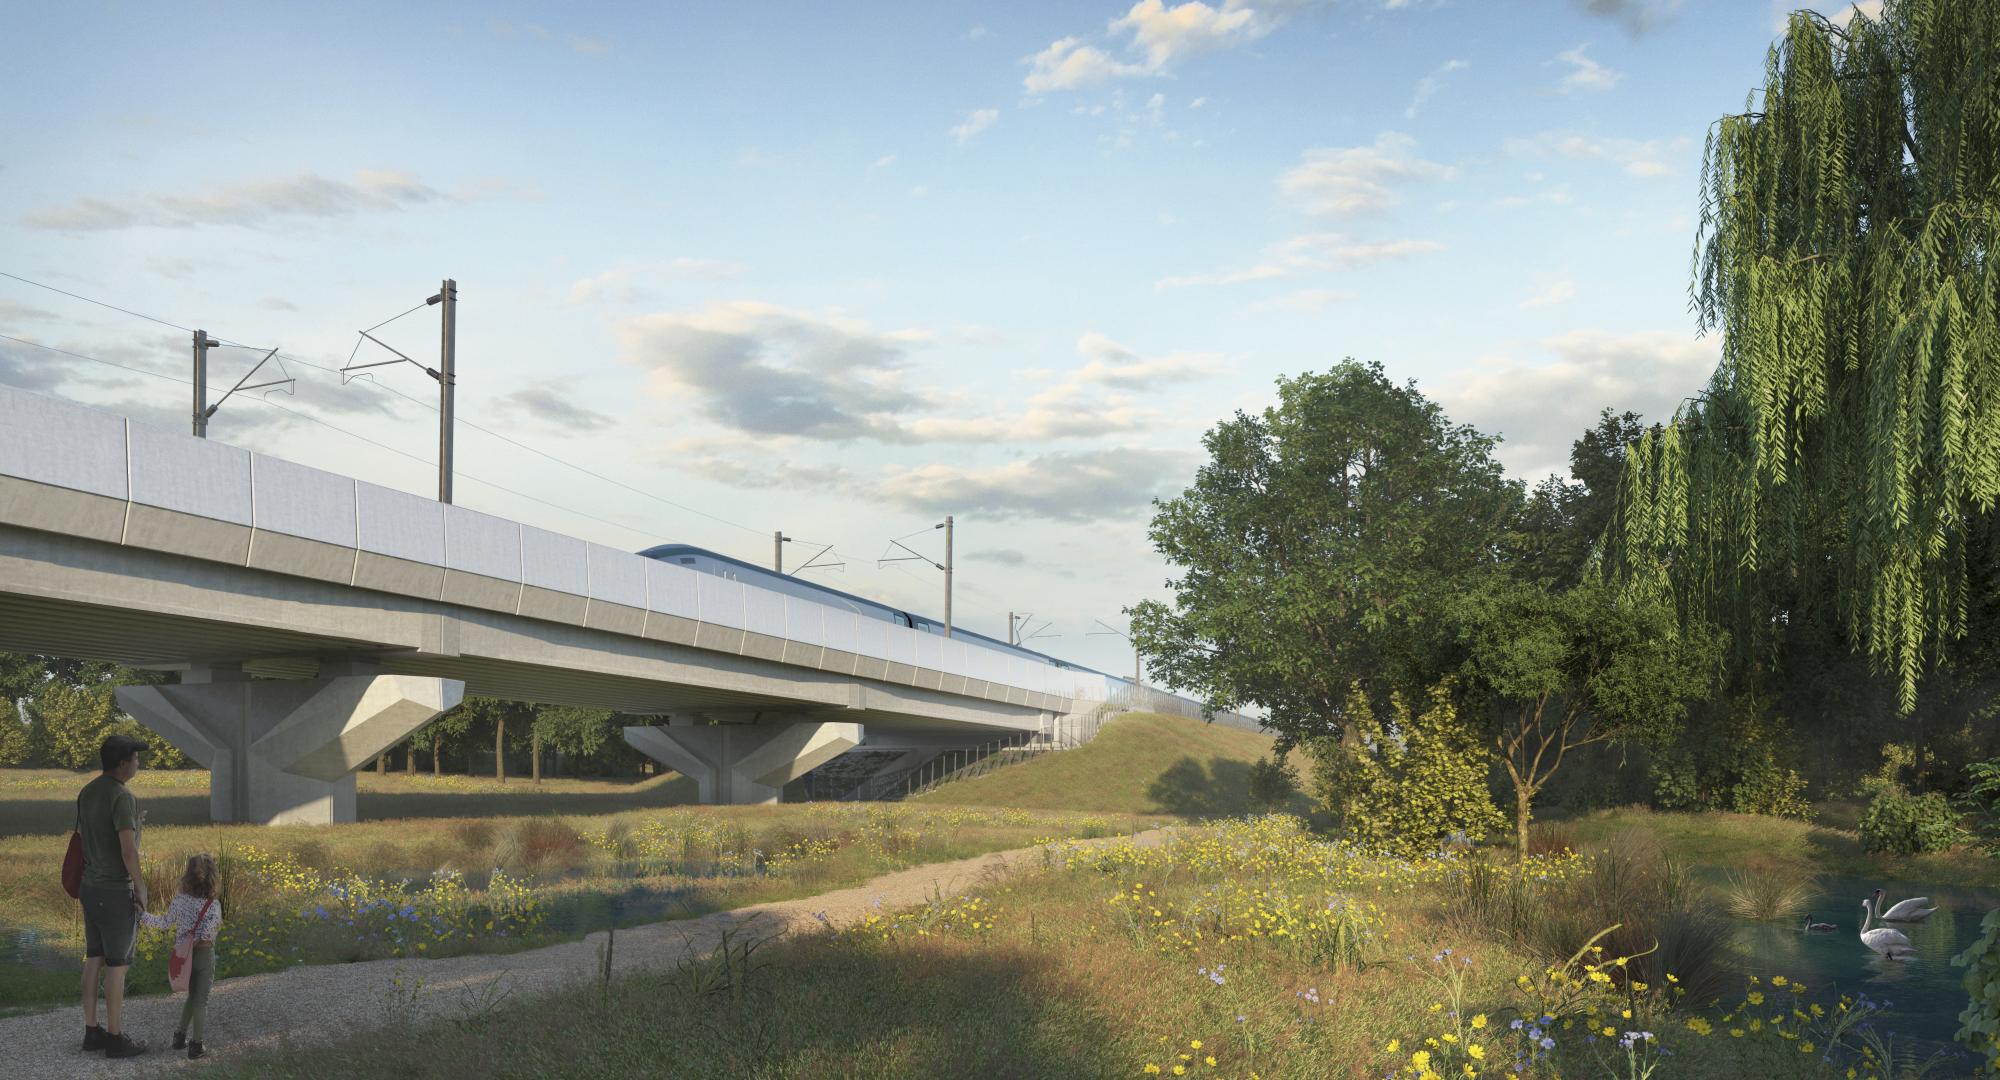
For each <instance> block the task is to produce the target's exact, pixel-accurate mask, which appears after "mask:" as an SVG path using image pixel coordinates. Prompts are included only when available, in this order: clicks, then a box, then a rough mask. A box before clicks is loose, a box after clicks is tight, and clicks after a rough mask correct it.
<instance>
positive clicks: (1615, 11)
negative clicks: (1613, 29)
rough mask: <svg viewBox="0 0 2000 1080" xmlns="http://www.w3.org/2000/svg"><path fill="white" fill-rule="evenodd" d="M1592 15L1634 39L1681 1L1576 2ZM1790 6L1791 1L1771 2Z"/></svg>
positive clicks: (1676, 7)
mask: <svg viewBox="0 0 2000 1080" xmlns="http://www.w3.org/2000/svg"><path fill="white" fill-rule="evenodd" d="M1577 2H1578V3H1579V4H1580V5H1582V7H1583V10H1585V11H1587V12H1589V13H1590V14H1592V15H1602V16H1605V17H1606V18H1612V19H1617V20H1619V21H1621V22H1623V23H1624V24H1625V27H1626V29H1628V30H1630V31H1631V32H1632V35H1633V36H1634V37H1637V36H1638V35H1640V34H1643V33H1645V32H1646V31H1648V30H1651V29H1652V28H1653V27H1655V26H1658V25H1659V24H1660V23H1663V22H1665V21H1666V20H1667V18H1668V16H1671V15H1672V14H1673V13H1674V12H1675V11H1677V10H1679V9H1680V6H1681V0H1577ZM1772 2H1773V3H1784V4H1790V3H1792V2H1793V0H1772Z"/></svg>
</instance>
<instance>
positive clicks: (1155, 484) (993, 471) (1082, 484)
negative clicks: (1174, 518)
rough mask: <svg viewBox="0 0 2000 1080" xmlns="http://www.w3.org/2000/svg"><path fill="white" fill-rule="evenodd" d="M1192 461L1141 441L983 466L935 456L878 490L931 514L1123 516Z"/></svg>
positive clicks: (1181, 476) (1165, 488) (1145, 504)
mask: <svg viewBox="0 0 2000 1080" xmlns="http://www.w3.org/2000/svg"><path fill="white" fill-rule="evenodd" d="M1194 465H1195V457H1194V455H1193V454H1190V453H1186V452H1184V451H1179V450H1149V449H1143V448H1140V447H1113V448H1108V449H1102V450H1082V451H1059V452H1056V453H1049V454H1042V455H1039V456H1036V457H1030V458H1021V459H1018V460H1015V461H1009V462H1006V463H1004V464H1000V465H992V466H984V467H978V466H962V465H946V464H942V463H932V464H926V465H919V466H916V467H914V468H898V469H895V470H893V471H891V472H890V473H889V475H887V476H886V477H884V478H883V480H882V482H881V484H880V485H878V487H877V497H878V498H881V499H885V500H887V501H889V502H893V503H898V504H901V505H903V506H906V507H908V508H910V509H912V510H917V511H921V512H925V513H956V514H960V515H964V516H972V515H982V516H985V517H989V518H994V519H1010V518H1042V519H1046V520H1052V521H1066V522H1090V521H1105V520H1125V519H1130V518H1136V517H1139V516H1141V515H1143V514H1144V513H1145V512H1146V511H1147V510H1148V509H1149V508H1150V507H1151V505H1152V500H1153V498H1154V497H1155V496H1160V495H1165V494H1168V493H1169V492H1170V491H1171V490H1172V489H1173V488H1174V487H1175V486H1177V485H1178V484H1180V483H1181V482H1183V481H1184V480H1185V479H1186V477H1187V476H1188V475H1189V473H1190V472H1191V471H1192V469H1193V468H1194Z"/></svg>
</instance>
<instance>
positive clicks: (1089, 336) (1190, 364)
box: [1072, 330, 1228, 390]
mask: <svg viewBox="0 0 2000 1080" xmlns="http://www.w3.org/2000/svg"><path fill="white" fill-rule="evenodd" d="M1076 351H1077V352H1078V353H1080V354H1082V355H1083V356H1084V357H1086V358H1087V359H1088V360H1089V361H1090V362H1089V363H1087V364H1085V365H1084V366H1083V367H1081V368H1078V369H1077V370H1076V371H1075V372H1074V373H1073V374H1072V378H1073V379H1074V380H1076V381H1077V382H1085V383H1094V384H1096V385H1099V386H1112V387H1120V388H1123V389H1128V390H1148V389H1153V388H1156V387H1159V386H1162V385H1165V384H1167V383H1175V382H1187V381H1191V380H1195V379H1205V378H1208V377H1209V376H1211V375H1220V374H1222V373H1224V372H1225V371H1227V370H1228V368H1227V367H1226V365H1225V364H1224V363H1223V358H1222V356H1221V355H1220V354H1218V353H1168V354H1167V355H1164V356H1153V357H1144V356H1140V355H1139V354H1138V353H1137V352H1135V351H1133V350H1132V349H1130V348H1128V347H1127V346H1124V345H1121V344H1119V343H1118V342H1116V341H1113V340H1112V339H1111V338H1110V337H1109V336H1108V335H1105V334H1101V333H1099V332H1097V331H1095V330H1089V331H1085V332H1084V335H1083V336H1082V337H1080V338H1078V339H1077V342H1076Z"/></svg>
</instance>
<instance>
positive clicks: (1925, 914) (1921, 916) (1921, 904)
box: [1875, 889, 1937, 922]
mask: <svg viewBox="0 0 2000 1080" xmlns="http://www.w3.org/2000/svg"><path fill="white" fill-rule="evenodd" d="M1875 906H1876V907H1878V908H1879V907H1881V906H1882V890H1880V889H1876V890H1875ZM1936 913H1937V908H1936V907H1934V906H1932V904H1931V898H1930V897H1928V896H1914V897H1911V898H1910V899H1908V900H1904V901H1902V902H1901V903H1898V904H1896V905H1895V906H1894V907H1891V908H1890V909H1889V910H1887V911H1885V912H1883V913H1882V914H1881V915H1880V916H1878V917H1879V918H1880V919H1881V920H1882V921H1883V922H1923V921H1924V920H1925V919H1928V918H1930V917H1931V916H1932V915H1934V914H1936Z"/></svg>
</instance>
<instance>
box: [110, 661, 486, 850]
mask: <svg viewBox="0 0 2000 1080" xmlns="http://www.w3.org/2000/svg"><path fill="white" fill-rule="evenodd" d="M333 670H338V669H333ZM117 693H118V705H119V707H120V708H123V709H124V710H125V711H126V712H128V713H131V714H132V716H133V717H134V718H135V719H137V720H138V721H139V722H140V723H141V724H144V725H145V726H146V727H147V728H149V729H150V730H152V731H154V732H156V733H158V734H159V735H160V736H161V737H162V738H164V739H166V740H167V741H168V742H170V743H172V744H174V745H175V746H176V747H178V748H179V749H180V750H181V752H182V753H184V754H186V755H187V756H188V757H190V758H193V759H194V760H195V761H196V762H197V763H198V764H200V765H203V766H205V767H206V768H207V769H208V771H209V788H208V809H209V816H210V817H211V818H212V819H213V820H215V821H236V822H254V823H259V824H265V825H331V824H335V823H337V822H347V821H353V820H355V814H354V771H355V770H356V769H359V768H360V767H361V766H363V765H366V764H367V763H368V762H370V761H372V760H374V758H375V757H376V756H377V755H378V754H381V753H382V752H384V751H386V750H387V749H389V747H391V746H394V745H395V744H396V743H397V742H399V741H401V740H402V739H403V738H405V737H406V736H408V735H409V734H410V733H411V732H413V731H415V730H416V729H417V728H419V727H422V726H423V725H424V724H425V723H427V722H428V721H429V720H430V719H431V718H432V717H434V716H436V715H437V714H439V713H441V712H443V711H445V710H446V709H449V708H451V707H452V706H454V705H457V704H458V703H459V701H460V700H461V699H463V698H464V696H465V684H464V683H462V682H458V681H456V680H453V679H436V678H429V677H425V676H420V675H382V674H336V675H333V676H332V677H329V678H319V679H297V680H295V679H248V678H245V677H244V675H243V672H242V670H241V669H240V668H228V667H212V668H197V669H195V670H194V671H191V672H189V673H188V676H187V678H186V679H185V680H184V681H183V682H182V683H181V685H179V686H121V687H119V688H118V692H117Z"/></svg>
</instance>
